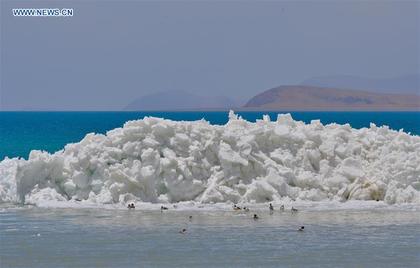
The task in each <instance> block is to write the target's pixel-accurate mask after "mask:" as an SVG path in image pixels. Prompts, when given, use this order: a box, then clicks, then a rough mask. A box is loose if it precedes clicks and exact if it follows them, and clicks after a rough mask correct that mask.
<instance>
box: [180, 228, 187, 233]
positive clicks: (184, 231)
mask: <svg viewBox="0 0 420 268" xmlns="http://www.w3.org/2000/svg"><path fill="white" fill-rule="evenodd" d="M186 232H187V229H185V228H184V229H182V230H181V231H179V233H180V234H185V233H186Z"/></svg>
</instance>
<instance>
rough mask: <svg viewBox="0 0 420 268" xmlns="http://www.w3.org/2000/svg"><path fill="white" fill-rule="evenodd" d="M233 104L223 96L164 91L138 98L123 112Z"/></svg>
mask: <svg viewBox="0 0 420 268" xmlns="http://www.w3.org/2000/svg"><path fill="white" fill-rule="evenodd" d="M235 106H236V105H235V102H234V101H232V100H231V99H229V98H227V97H223V96H219V97H218V96H216V97H208V96H200V95H196V94H192V93H189V92H186V91H181V90H178V91H165V92H158V93H154V94H150V95H145V96H143V97H140V98H138V99H136V100H134V101H133V102H131V103H130V104H129V105H127V106H126V107H125V110H129V111H136V110H137V111H140V110H197V109H198V110H203V109H229V108H234V107H235Z"/></svg>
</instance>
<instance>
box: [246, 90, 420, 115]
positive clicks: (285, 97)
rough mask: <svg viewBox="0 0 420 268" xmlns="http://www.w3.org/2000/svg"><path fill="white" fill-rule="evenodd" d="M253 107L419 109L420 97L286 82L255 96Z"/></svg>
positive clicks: (251, 108)
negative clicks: (288, 83)
mask: <svg viewBox="0 0 420 268" xmlns="http://www.w3.org/2000/svg"><path fill="white" fill-rule="evenodd" d="M243 108H244V109H250V110H256V109H260V110H282V109H284V110H325V111H327V110H350V111H351V110H390V111H393V110H395V111H400V110H401V111H405V110H409V111H419V110H420V96H418V95H403V94H386V93H376V92H369V91H363V90H354V89H341V88H329V87H316V86H303V85H283V86H279V87H275V88H272V89H269V90H266V91H264V92H262V93H260V94H257V95H255V96H254V97H252V98H251V99H250V100H249V101H248V102H247V103H246V104H245V105H244V106H243Z"/></svg>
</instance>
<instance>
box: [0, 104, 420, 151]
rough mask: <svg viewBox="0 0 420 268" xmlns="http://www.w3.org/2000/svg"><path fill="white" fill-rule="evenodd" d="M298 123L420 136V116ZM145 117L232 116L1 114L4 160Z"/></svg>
mask: <svg viewBox="0 0 420 268" xmlns="http://www.w3.org/2000/svg"><path fill="white" fill-rule="evenodd" d="M278 113H284V112H238V114H239V115H241V116H242V117H243V118H245V119H247V120H249V121H255V120H256V119H260V118H262V115H263V114H269V115H270V117H271V119H272V120H276V118H277V114H278ZM291 114H292V116H293V118H294V119H295V120H301V121H304V122H307V123H309V122H310V121H311V120H314V119H320V120H321V122H322V123H324V124H328V123H333V122H336V123H339V124H346V123H349V124H350V125H351V126H352V127H354V128H362V127H369V123H370V122H373V123H375V124H376V125H378V126H382V125H388V126H390V127H391V128H392V129H395V130H399V129H404V131H406V132H410V133H412V134H415V135H420V112H292V113H291ZM145 116H154V117H162V118H166V119H172V120H187V121H192V120H200V119H202V118H204V119H206V120H208V121H209V122H210V123H211V124H225V123H226V122H227V121H228V112H0V159H3V158H4V157H6V156H7V157H9V158H11V157H17V156H20V157H25V158H27V157H28V155H29V152H30V151H31V150H33V149H37V150H46V151H49V152H55V151H58V150H60V149H62V148H63V147H64V146H65V145H66V144H67V143H71V142H77V141H80V140H81V139H82V138H83V137H84V136H85V135H86V134H87V133H90V132H96V133H105V132H106V131H108V130H111V129H114V128H117V127H121V126H122V125H123V124H124V123H125V122H126V121H128V120H135V119H142V118H144V117H145Z"/></svg>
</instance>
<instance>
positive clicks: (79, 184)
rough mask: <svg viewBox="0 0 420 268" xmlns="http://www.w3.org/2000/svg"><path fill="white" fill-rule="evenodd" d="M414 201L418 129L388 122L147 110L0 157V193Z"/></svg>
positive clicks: (122, 198) (419, 184)
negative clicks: (252, 118)
mask: <svg viewBox="0 0 420 268" xmlns="http://www.w3.org/2000/svg"><path fill="white" fill-rule="evenodd" d="M80 200H81V201H88V202H90V203H92V204H126V203H128V202H149V203H176V202H183V201H194V202H198V203H206V204H211V203H264V202H282V201H284V200H293V201H305V202H307V201H334V202H337V201H339V202H345V201H347V200H379V201H384V202H385V203H387V204H395V203H397V204H401V203H417V204H418V203H420V137H419V136H415V135H410V134H407V133H405V132H403V131H394V130H390V129H389V128H388V127H387V126H383V127H377V126H375V125H374V124H371V125H370V127H369V128H362V129H354V128H352V127H351V126H350V125H349V124H346V125H338V124H329V125H323V124H321V122H320V121H319V120H313V121H311V123H310V124H305V123H304V122H300V121H295V120H293V118H292V117H291V115H290V114H279V115H278V118H277V120H276V121H273V122H272V121H270V118H269V117H268V116H263V119H262V120H257V122H255V123H252V122H248V121H246V120H243V119H242V118H240V117H238V116H237V115H235V114H234V113H233V112H230V114H229V122H228V123H227V124H226V125H222V126H219V125H211V124H209V123H208V122H207V121H205V120H200V121H193V122H185V121H171V120H165V119H161V118H154V117H146V118H144V119H143V120H136V121H128V122H126V123H125V124H124V126H123V127H122V128H117V129H114V130H111V131H108V132H107V133H106V135H102V134H93V133H90V134H87V135H86V136H85V138H84V139H83V140H81V141H80V142H78V143H73V144H67V145H66V146H65V148H64V149H63V150H61V151H58V152H56V153H54V154H49V153H47V152H43V151H37V150H34V151H32V152H31V153H30V156H29V159H28V160H25V159H21V158H13V159H9V158H6V159H4V160H3V161H1V162H0V202H3V203H5V202H7V203H24V204H27V203H30V204H40V203H42V202H47V201H53V202H55V203H57V202H58V203H60V202H75V201H80Z"/></svg>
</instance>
